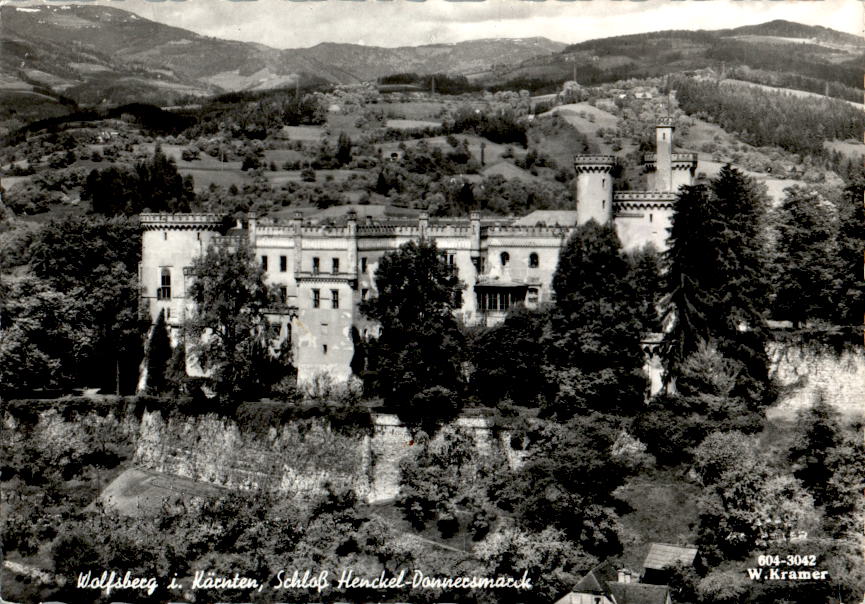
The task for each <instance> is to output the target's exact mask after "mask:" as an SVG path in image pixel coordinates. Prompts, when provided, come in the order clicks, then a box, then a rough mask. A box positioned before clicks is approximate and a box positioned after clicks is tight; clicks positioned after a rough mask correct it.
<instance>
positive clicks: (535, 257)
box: [529, 252, 541, 268]
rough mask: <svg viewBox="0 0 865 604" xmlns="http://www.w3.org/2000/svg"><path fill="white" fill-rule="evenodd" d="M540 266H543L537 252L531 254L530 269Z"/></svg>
mask: <svg viewBox="0 0 865 604" xmlns="http://www.w3.org/2000/svg"><path fill="white" fill-rule="evenodd" d="M540 264H541V262H540V259H539V258H538V255H537V254H536V253H535V252H532V253H531V254H529V268H538V266H540Z"/></svg>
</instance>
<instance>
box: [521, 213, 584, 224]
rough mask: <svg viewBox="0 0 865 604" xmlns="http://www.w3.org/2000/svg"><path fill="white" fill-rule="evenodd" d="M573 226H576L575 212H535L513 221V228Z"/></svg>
mask: <svg viewBox="0 0 865 604" xmlns="http://www.w3.org/2000/svg"><path fill="white" fill-rule="evenodd" d="M538 223H543V224H545V225H546V226H574V225H575V224H577V212H576V210H535V211H534V212H530V213H529V214H526V215H525V216H522V217H520V218H517V219H516V220H514V222H513V224H514V226H535V225H536V224H538Z"/></svg>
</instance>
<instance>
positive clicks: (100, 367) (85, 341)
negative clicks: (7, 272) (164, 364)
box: [19, 216, 146, 391]
mask: <svg viewBox="0 0 865 604" xmlns="http://www.w3.org/2000/svg"><path fill="white" fill-rule="evenodd" d="M138 241H139V233H138V225H137V223H136V222H135V221H132V220H128V219H126V218H115V219H106V218H99V217H92V216H87V217H78V218H68V219H65V220H58V221H52V222H49V223H48V224H46V225H45V226H44V227H43V228H42V229H41V230H40V231H39V232H38V234H37V235H36V236H35V237H34V240H33V242H32V244H31V246H30V250H31V254H30V256H31V257H30V268H31V270H32V271H33V273H34V275H35V276H36V277H38V278H39V279H41V280H43V281H44V283H45V288H48V289H50V290H51V291H53V292H55V293H56V294H57V295H60V296H62V297H64V298H66V299H67V300H68V303H67V304H66V305H65V307H64V308H63V310H62V311H61V312H62V314H63V315H65V320H64V321H63V322H64V323H65V324H66V325H68V327H65V328H64V329H63V330H61V331H63V332H68V333H69V338H71V339H68V338H66V337H61V333H60V331H57V332H54V333H53V336H51V335H46V337H49V339H50V338H51V337H54V338H56V350H57V351H58V352H59V351H61V350H63V349H64V348H63V345H62V344H61V343H62V342H63V341H67V340H68V341H70V342H72V343H71V344H70V346H71V351H73V352H74V355H73V357H71V358H64V359H62V372H63V373H64V375H66V378H63V379H62V380H60V381H61V382H63V383H64V384H65V385H71V384H72V383H75V384H76V385H87V386H93V385H98V386H103V387H110V389H111V390H116V389H117V388H118V385H119V386H120V389H121V390H124V391H130V390H132V389H133V388H134V384H135V381H136V376H137V374H138V365H139V362H140V360H141V353H142V347H141V342H142V335H143V332H144V329H146V326H145V323H144V322H143V321H142V318H141V316H140V315H139V312H138V311H139V307H138V305H139V301H140V292H139V291H138V282H137V281H138V280H137V276H136V274H137V267H138V259H139V257H140V253H141V248H140V245H139V243H138ZM45 288H43V289H45ZM20 293H21V294H22V295H25V296H29V294H25V292H24V291H23V290H21V292H20ZM31 293H34V292H31ZM44 293H47V292H44ZM40 296H41V294H40ZM40 299H41V300H42V301H41V302H38V303H36V301H35V300H34V303H36V306H37V307H39V306H42V307H43V308H44V306H43V303H45V302H46V301H47V300H48V298H45V297H44V296H43V297H41V298H40ZM40 312H41V311H40ZM45 320H46V324H45V325H46V334H51V333H52V331H51V330H52V329H53V328H52V327H51V326H52V322H51V321H49V320H48V319H47V318H45ZM22 325H23V324H22ZM19 335H21V334H20V333H19ZM32 335H34V336H35V334H32ZM41 337H42V336H38V337H36V339H33V338H30V337H29V336H28V340H29V341H30V343H31V344H36V348H37V349H40V348H42V347H41V345H40V344H38V343H37V342H38V340H39V339H40V338H41ZM49 341H50V340H49ZM26 349H27V347H25V348H24V349H21V350H22V351H23V350H26ZM50 349H51V345H50V344H49V345H48V348H47V349H45V350H46V351H49V357H54V358H56V354H54V353H50ZM33 360H34V362H35V359H33ZM33 366H34V367H35V366H36V365H33ZM45 375H46V376H49V375H51V374H50V372H46V373H45ZM68 380H72V381H71V382H70V381H68ZM48 381H49V382H50V381H51V379H49V380H48Z"/></svg>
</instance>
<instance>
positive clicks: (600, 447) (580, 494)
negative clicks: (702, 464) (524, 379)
mask: <svg viewBox="0 0 865 604" xmlns="http://www.w3.org/2000/svg"><path fill="white" fill-rule="evenodd" d="M615 424H616V422H614V421H611V420H610V419H609V418H608V417H605V416H603V415H600V414H597V413H595V414H592V415H588V416H581V417H575V418H573V419H572V420H570V421H569V422H568V423H566V424H559V423H552V422H546V423H545V425H544V426H543V427H542V428H541V432H540V434H539V435H538V436H537V437H536V442H535V443H534V444H533V445H532V446H531V448H530V452H531V455H530V456H529V457H528V460H527V461H526V463H525V465H524V466H523V467H522V468H520V469H519V470H518V472H517V474H516V476H514V478H513V479H512V480H511V481H510V484H509V487H508V488H509V489H510V490H512V491H513V492H514V493H513V495H514V496H513V497H512V500H513V501H515V502H516V513H517V517H518V518H519V520H520V523H521V524H522V525H523V526H524V527H526V528H527V529H529V530H534V531H540V530H543V529H544V528H546V527H550V526H552V527H555V528H558V529H561V530H562V531H563V532H564V534H565V535H566V536H567V537H568V539H570V540H571V541H573V542H574V543H578V544H580V545H581V547H582V548H583V549H584V550H585V551H587V552H589V553H591V554H593V555H598V556H601V557H603V556H609V555H615V554H617V553H619V551H620V549H621V545H620V543H619V540H618V536H617V532H616V514H615V511H614V505H615V503H616V498H615V496H614V495H613V492H614V491H615V490H616V488H618V487H619V486H621V485H622V484H624V482H625V479H626V477H627V473H628V472H627V468H626V467H625V465H624V463H623V462H622V461H621V460H620V459H619V458H617V457H615V456H613V455H612V450H613V446H614V444H615V443H616V440H617V437H618V435H619V432H620V430H619V429H618V427H617V426H616V425H615Z"/></svg>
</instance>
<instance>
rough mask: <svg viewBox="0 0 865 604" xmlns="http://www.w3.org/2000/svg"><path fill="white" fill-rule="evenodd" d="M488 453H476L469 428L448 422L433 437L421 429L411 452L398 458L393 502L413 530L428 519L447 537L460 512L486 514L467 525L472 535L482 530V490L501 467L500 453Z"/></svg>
mask: <svg viewBox="0 0 865 604" xmlns="http://www.w3.org/2000/svg"><path fill="white" fill-rule="evenodd" d="M494 455H495V453H492V454H489V455H483V454H481V453H479V452H478V450H477V449H476V448H475V444H474V442H473V441H472V438H471V436H470V435H469V434H467V433H465V432H462V431H460V430H459V429H455V428H453V427H450V426H448V427H446V428H443V429H442V431H441V432H440V433H439V434H438V435H437V436H436V438H435V439H433V440H430V439H429V438H428V437H427V436H426V435H421V436H420V437H419V438H418V439H417V441H416V442H415V449H414V451H413V454H412V455H411V456H409V457H407V458H405V459H403V460H402V461H401V462H400V496H399V498H398V499H397V505H398V506H399V507H400V508H402V511H403V514H404V515H405V517H406V518H407V519H408V520H409V521H410V522H411V523H412V525H413V526H414V527H415V528H416V529H419V530H420V529H423V528H424V527H425V526H426V524H427V523H428V522H430V521H433V520H434V521H436V523H437V525H438V528H439V530H440V531H441V533H442V534H443V535H444V536H445V537H450V536H452V535H453V534H454V533H455V532H456V531H457V529H459V526H460V522H459V519H458V513H459V512H462V513H464V514H466V513H468V514H471V515H472V516H473V517H474V518H475V519H481V518H483V519H486V520H487V522H486V523H485V524H484V525H483V526H480V525H477V526H474V527H473V529H474V531H473V532H475V536H476V537H477V536H478V534H479V532H484V533H485V532H486V531H487V530H489V522H488V519H489V518H491V517H494V515H493V513H492V503H491V502H490V500H489V498H488V496H487V492H486V491H487V488H488V484H489V479H490V477H491V476H492V475H493V474H495V473H496V472H506V471H507V470H506V469H505V468H503V466H504V459H503V458H499V459H496V458H494V457H493V456H494ZM481 536H482V535H481Z"/></svg>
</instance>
